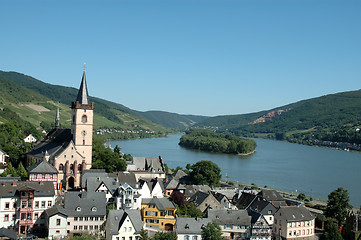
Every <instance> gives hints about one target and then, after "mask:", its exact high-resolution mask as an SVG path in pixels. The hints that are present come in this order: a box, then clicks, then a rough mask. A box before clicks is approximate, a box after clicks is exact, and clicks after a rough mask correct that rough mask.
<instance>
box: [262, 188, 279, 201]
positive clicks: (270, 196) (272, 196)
mask: <svg viewBox="0 0 361 240" xmlns="http://www.w3.org/2000/svg"><path fill="white" fill-rule="evenodd" d="M258 195H259V196H262V197H263V198H264V199H266V200H267V201H269V202H272V201H284V200H285V199H284V198H283V197H282V196H281V195H280V194H279V192H277V191H276V190H268V189H263V190H262V191H260V192H259V193H258Z"/></svg>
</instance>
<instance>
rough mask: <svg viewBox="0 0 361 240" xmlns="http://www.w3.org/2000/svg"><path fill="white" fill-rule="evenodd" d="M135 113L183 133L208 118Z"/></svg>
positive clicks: (167, 113) (166, 113)
mask: <svg viewBox="0 0 361 240" xmlns="http://www.w3.org/2000/svg"><path fill="white" fill-rule="evenodd" d="M137 113H138V114H139V115H141V116H143V117H144V118H147V119H149V120H151V121H153V122H155V123H158V124H160V125H162V126H165V127H167V128H172V129H176V130H179V131H184V130H186V129H187V128H189V127H192V126H193V125H194V124H195V123H197V122H200V121H202V120H204V119H207V118H208V117H205V116H197V115H181V114H177V113H170V112H164V111H147V112H139V111H137Z"/></svg>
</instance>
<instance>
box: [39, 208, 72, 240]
mask: <svg viewBox="0 0 361 240" xmlns="http://www.w3.org/2000/svg"><path fill="white" fill-rule="evenodd" d="M44 215H45V220H46V224H45V226H46V228H47V229H48V231H47V234H46V236H47V238H49V239H53V238H56V239H57V238H64V237H66V236H67V235H68V232H67V219H68V214H67V213H66V211H65V209H64V208H63V207H61V206H60V205H54V206H53V207H51V208H49V209H47V210H45V211H44Z"/></svg>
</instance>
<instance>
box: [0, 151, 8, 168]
mask: <svg viewBox="0 0 361 240" xmlns="http://www.w3.org/2000/svg"><path fill="white" fill-rule="evenodd" d="M8 157H9V155H7V154H6V153H5V152H4V151H3V150H1V149H0V164H3V165H5V164H6V158H8Z"/></svg>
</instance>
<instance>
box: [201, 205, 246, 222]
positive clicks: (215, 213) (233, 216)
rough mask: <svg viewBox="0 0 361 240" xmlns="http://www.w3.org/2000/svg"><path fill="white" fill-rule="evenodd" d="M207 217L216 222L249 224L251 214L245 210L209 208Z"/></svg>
mask: <svg viewBox="0 0 361 240" xmlns="http://www.w3.org/2000/svg"><path fill="white" fill-rule="evenodd" d="M208 218H209V219H211V220H212V221H216V222H217V223H218V224H233V225H250V224H251V216H249V215H248V213H247V211H246V210H230V209H209V210H208Z"/></svg>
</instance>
